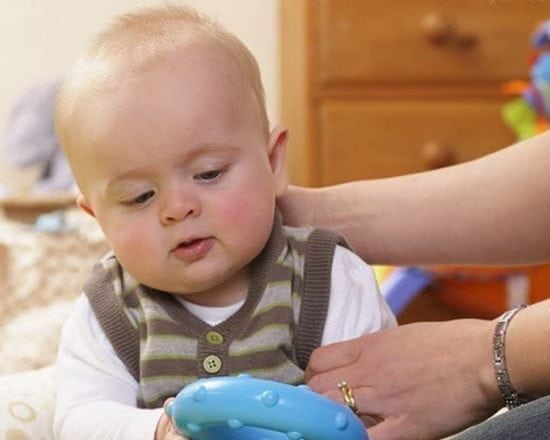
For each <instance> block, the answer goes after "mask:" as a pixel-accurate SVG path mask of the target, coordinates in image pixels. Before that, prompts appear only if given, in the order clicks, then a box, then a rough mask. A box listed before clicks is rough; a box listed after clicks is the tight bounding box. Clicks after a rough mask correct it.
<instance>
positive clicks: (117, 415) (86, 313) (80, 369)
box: [54, 246, 396, 440]
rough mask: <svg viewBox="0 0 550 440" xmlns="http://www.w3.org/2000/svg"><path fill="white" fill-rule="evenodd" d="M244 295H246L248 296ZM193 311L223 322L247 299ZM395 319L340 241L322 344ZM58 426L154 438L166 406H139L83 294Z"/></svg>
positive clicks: (64, 354)
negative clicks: (163, 407)
mask: <svg viewBox="0 0 550 440" xmlns="http://www.w3.org/2000/svg"><path fill="white" fill-rule="evenodd" d="M243 302H244V301H243ZM243 302H239V303H237V304H233V305H231V306H228V307H204V306H199V305H197V304H192V303H189V302H186V301H183V303H184V305H185V306H186V307H187V308H188V309H189V311H190V312H191V313H193V314H195V315H196V316H198V317H199V318H201V319H202V320H204V321H205V322H207V323H208V324H210V325H217V324H219V323H220V322H222V321H224V320H226V319H227V318H228V317H230V316H231V315H232V314H233V313H235V312H236V311H237V310H238V309H239V308H240V307H241V305H242V304H243ZM394 325H396V321H395V317H394V316H393V314H392V313H391V311H390V309H389V307H388V305H387V304H386V303H385V301H384V299H383V298H382V295H381V294H380V291H379V289H378V286H377V283H376V280H375V278H374V273H373V271H372V268H371V267H370V266H368V265H367V264H365V263H364V262H363V261H362V260H361V259H360V258H359V257H358V256H357V255H355V254H353V253H352V252H350V251H349V250H347V249H345V248H343V247H340V246H338V247H337V248H336V250H335V254H334V260H333V265H332V280H331V291H330V300H329V308H328V313H327V319H326V322H325V327H324V332H323V337H322V341H321V344H322V345H327V344H331V343H334V342H339V341H345V340H349V339H353V338H356V337H359V336H361V335H364V334H367V333H372V332H375V331H378V330H381V329H385V328H388V327H392V326H394ZM58 372H59V387H58V394H57V407H56V414H55V421H54V432H55V437H56V439H59V440H69V439H70V440H111V439H112V440H141V439H143V440H153V439H154V433H155V428H156V425H157V423H158V420H159V418H160V417H161V415H162V412H163V409H162V408H159V409H153V410H151V409H139V408H137V407H136V398H137V392H138V383H137V382H136V380H135V379H134V378H133V377H132V375H131V374H130V373H129V372H128V370H127V369H126V367H125V366H124V364H123V363H122V361H121V360H120V359H119V358H118V357H117V355H116V353H115V351H114V349H113V347H112V345H111V343H110V342H109V340H108V339H107V337H106V336H105V334H104V333H103V331H102V329H101V327H100V325H99V323H98V321H97V320H96V318H95V316H94V313H93V311H92V310H91V308H90V305H89V303H88V300H87V299H86V297H85V296H84V295H82V296H81V297H80V298H79V299H78V300H77V302H76V304H75V308H74V310H73V312H72V314H71V315H70V317H69V319H68V320H67V322H66V323H65V325H64V327H63V332H62V336H61V343H60V348H59V356H58Z"/></svg>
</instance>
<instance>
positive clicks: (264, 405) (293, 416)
mask: <svg viewBox="0 0 550 440" xmlns="http://www.w3.org/2000/svg"><path fill="white" fill-rule="evenodd" d="M166 413H167V414H168V416H169V417H170V418H171V419H172V423H173V424H174V426H175V427H176V429H177V430H178V431H179V432H180V433H181V434H182V435H183V436H185V437H189V438H192V439H193V440H222V439H223V440H245V439H246V440H368V436H367V433H366V430H365V427H364V425H363V423H362V422H361V420H360V419H359V418H358V417H357V416H356V415H355V414H354V412H353V411H352V410H351V409H350V408H348V407H347V406H344V405H341V404H339V403H337V402H334V401H332V400H330V399H329V398H327V397H325V396H322V395H321V394H318V393H315V392H314V391H312V390H311V389H310V388H309V387H307V386H306V385H299V386H293V385H288V384H284V383H279V382H274V381H270V380H265V379H257V378H252V377H250V376H249V375H246V374H242V375H240V376H238V377H228V376H226V377H213V378H208V379H199V380H198V381H196V382H193V383H192V384H190V385H187V386H186V387H185V388H183V389H182V390H181V391H180V392H179V393H178V395H177V396H176V399H175V400H174V401H172V402H171V403H170V404H168V406H167V407H166Z"/></svg>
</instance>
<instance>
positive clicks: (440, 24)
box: [421, 12, 478, 49]
mask: <svg viewBox="0 0 550 440" xmlns="http://www.w3.org/2000/svg"><path fill="white" fill-rule="evenodd" d="M421 28H422V31H423V33H424V37H425V38H426V40H427V41H428V42H429V43H430V44H432V45H434V46H446V47H455V48H458V49H469V48H471V47H472V46H474V45H475V44H476V43H477V39H478V38H477V36H476V35H474V34H470V33H467V32H463V31H461V30H460V29H459V28H458V26H457V25H456V23H455V22H454V21H453V20H452V19H451V18H449V17H446V16H445V15H443V14H441V13H439V12H431V13H428V14H426V15H425V16H424V18H423V19H422V24H421Z"/></svg>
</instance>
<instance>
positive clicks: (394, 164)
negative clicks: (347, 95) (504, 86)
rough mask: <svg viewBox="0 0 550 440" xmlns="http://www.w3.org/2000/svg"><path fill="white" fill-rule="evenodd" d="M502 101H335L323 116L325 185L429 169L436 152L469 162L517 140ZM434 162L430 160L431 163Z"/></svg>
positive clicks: (321, 155) (321, 143) (321, 176)
mask: <svg viewBox="0 0 550 440" xmlns="http://www.w3.org/2000/svg"><path fill="white" fill-rule="evenodd" d="M501 106H502V103H501V102H498V101H497V100H494V101H487V100H483V101H480V100H457V101H451V102H449V101H444V100H435V99H434V100H414V101H413V100H410V101H383V100H378V101H376V100H370V101H362V100H358V101H345V100H329V101H326V102H324V103H323V104H322V105H321V106H320V108H319V110H318V125H317V126H318V130H319V131H318V139H319V150H318V155H319V157H317V158H316V160H317V161H318V164H319V175H318V178H319V184H320V185H328V184H334V183H340V182H344V181H349V180H354V179H364V178H378V177H386V176H391V175H398V174H403V173H410V172H418V171H423V170H426V169H429V168H430V167H431V165H432V164H430V160H431V159H430V157H433V150H434V148H435V149H437V148H439V149H440V150H442V151H443V152H447V153H450V155H452V156H454V158H455V160H456V161H457V162H462V161H467V160H471V159H474V158H477V157H479V156H481V155H484V154H487V153H490V152H492V151H495V150H497V149H499V148H502V147H504V146H507V145H509V144H511V143H512V142H513V141H514V136H513V134H512V133H511V131H510V130H508V129H507V128H506V126H505V125H504V124H503V122H502V118H501V115H500V112H501ZM427 156H430V157H427Z"/></svg>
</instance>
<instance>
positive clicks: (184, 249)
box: [173, 237, 214, 261]
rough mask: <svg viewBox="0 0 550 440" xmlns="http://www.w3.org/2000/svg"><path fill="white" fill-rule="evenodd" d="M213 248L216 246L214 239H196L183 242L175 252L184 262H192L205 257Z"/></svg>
mask: <svg viewBox="0 0 550 440" xmlns="http://www.w3.org/2000/svg"><path fill="white" fill-rule="evenodd" d="M212 246H214V239H213V238H212V237H205V238H194V239H192V240H188V241H182V242H181V243H180V244H179V245H178V246H177V247H176V248H175V249H174V251H173V252H174V254H175V255H176V257H178V258H180V259H182V260H186V261H192V260H197V259H199V258H202V257H204V256H205V255H206V254H208V252H209V251H210V249H212Z"/></svg>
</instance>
